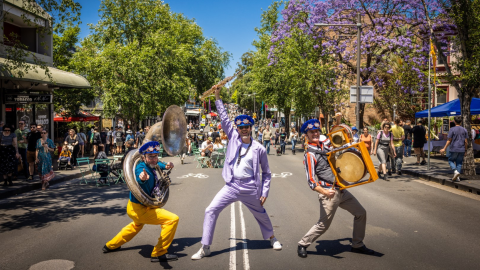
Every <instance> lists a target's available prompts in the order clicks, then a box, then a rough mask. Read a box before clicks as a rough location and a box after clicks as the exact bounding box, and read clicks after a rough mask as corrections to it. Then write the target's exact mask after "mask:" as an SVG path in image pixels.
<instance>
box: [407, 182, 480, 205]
mask: <svg viewBox="0 0 480 270" xmlns="http://www.w3.org/2000/svg"><path fill="white" fill-rule="evenodd" d="M413 181H414V182H417V183H421V184H424V185H427V186H431V187H434V188H438V189H441V190H445V191H447V192H450V193H453V194H457V195H460V196H463V197H467V198H470V199H474V200H476V201H480V196H478V195H475V194H472V193H468V192H466V191H462V190H457V189H454V188H452V187H446V186H444V185H441V184H439V183H435V182H431V181H424V180H413Z"/></svg>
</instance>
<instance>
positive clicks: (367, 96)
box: [350, 86, 373, 103]
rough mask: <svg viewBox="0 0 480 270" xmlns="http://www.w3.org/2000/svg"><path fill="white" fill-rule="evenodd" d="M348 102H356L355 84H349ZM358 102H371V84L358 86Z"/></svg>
mask: <svg viewBox="0 0 480 270" xmlns="http://www.w3.org/2000/svg"><path fill="white" fill-rule="evenodd" d="M350 102H351V103H356V102H357V86H350ZM360 103H373V86H360Z"/></svg>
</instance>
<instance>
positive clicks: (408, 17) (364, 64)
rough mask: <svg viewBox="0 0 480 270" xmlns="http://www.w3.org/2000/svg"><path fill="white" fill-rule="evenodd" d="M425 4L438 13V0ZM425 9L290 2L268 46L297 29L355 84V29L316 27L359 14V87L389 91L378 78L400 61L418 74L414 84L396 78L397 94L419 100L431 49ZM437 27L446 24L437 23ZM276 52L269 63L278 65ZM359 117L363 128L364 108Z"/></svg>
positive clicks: (408, 4) (379, 2)
mask: <svg viewBox="0 0 480 270" xmlns="http://www.w3.org/2000/svg"><path fill="white" fill-rule="evenodd" d="M426 4H427V6H428V8H429V9H430V10H435V11H437V13H439V14H441V13H442V8H441V6H440V5H439V4H438V3H437V1H436V0H427V1H426ZM423 10H424V9H423V5H422V3H421V2H417V1H405V0H355V1H353V0H325V1H319V0H291V1H290V2H289V3H288V4H287V6H286V8H285V9H284V10H283V11H282V15H283V20H282V21H281V22H280V23H279V25H278V27H277V28H276V31H275V32H274V33H273V35H272V42H274V43H275V44H277V46H281V42H282V41H283V40H284V39H288V38H290V37H291V36H292V33H294V31H295V30H296V29H300V30H301V31H303V32H304V33H305V34H308V35H310V36H311V37H312V38H313V39H315V40H316V41H317V43H316V44H315V45H313V46H314V48H316V49H318V50H323V52H324V53H326V54H329V55H330V56H331V57H333V59H334V61H335V63H336V67H337V70H336V74H337V75H338V76H341V77H343V78H345V79H347V80H349V81H350V82H351V84H355V76H356V73H357V68H356V54H357V50H356V48H357V42H356V36H355V34H356V27H345V26H331V27H322V28H318V27H315V23H330V24H355V23H356V19H357V14H358V13H360V14H361V16H362V22H363V27H362V37H361V55H362V59H361V70H360V77H361V84H362V85H367V84H370V85H374V86H375V88H376V89H377V90H380V92H381V91H382V90H384V89H392V88H391V87H390V88H385V86H386V84H387V82H386V81H385V79H386V77H385V76H382V75H384V74H392V73H393V70H392V67H391V65H392V61H394V59H395V58H396V57H400V58H401V59H402V60H403V61H404V63H405V64H404V66H405V67H410V72H413V74H416V77H417V80H411V79H408V80H406V81H402V78H397V79H398V80H399V83H398V85H397V87H396V88H395V89H396V91H398V92H399V93H402V92H403V94H408V95H418V94H422V93H423V92H424V91H425V90H426V89H427V85H426V83H427V78H426V76H425V73H424V72H423V71H422V67H426V66H427V65H428V62H427V61H428V49H429V47H428V46H429V44H428V42H426V39H428V37H427V35H426V27H425V26H426V18H425V13H424V12H423ZM305 14H308V16H305ZM299 18H300V20H299ZM435 23H436V24H442V23H444V22H443V20H437V21H436V22H435ZM276 51H281V49H278V48H277V47H273V48H272V49H271V52H270V63H271V64H275V63H276V61H278V57H277V53H276ZM423 69H424V68H423ZM397 79H395V81H397ZM390 85H392V84H390ZM402 87H403V90H402ZM398 98H401V99H405V96H404V95H398ZM360 112H361V114H360V118H361V123H362V122H363V106H362V107H361V108H360Z"/></svg>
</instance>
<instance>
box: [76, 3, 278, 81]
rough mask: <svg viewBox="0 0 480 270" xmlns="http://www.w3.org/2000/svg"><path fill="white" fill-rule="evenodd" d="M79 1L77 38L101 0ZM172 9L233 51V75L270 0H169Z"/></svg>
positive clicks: (228, 72)
mask: <svg viewBox="0 0 480 270" xmlns="http://www.w3.org/2000/svg"><path fill="white" fill-rule="evenodd" d="M77 1H78V2H80V4H81V5H82V17H81V20H82V25H81V29H82V31H81V33H80V38H81V39H83V38H84V37H86V36H88V34H89V33H90V29H89V27H88V26H87V24H96V23H97V21H98V8H99V7H100V2H101V1H100V0H77ZM164 2H165V3H167V4H169V5H170V8H171V10H172V11H173V12H176V13H183V14H184V15H185V16H187V17H188V18H193V19H195V21H196V22H197V24H198V25H199V26H201V27H202V28H203V31H204V35H205V36H206V37H212V38H215V39H216V40H217V41H218V43H219V45H220V47H222V48H223V49H224V50H226V51H228V52H230V53H231V54H232V59H231V61H230V66H229V67H227V70H226V72H225V75H226V76H231V75H233V73H234V71H235V67H236V66H237V62H239V61H240V57H241V56H242V54H243V53H244V52H247V51H248V50H249V49H252V50H253V46H252V41H253V40H254V39H255V38H256V32H255V30H254V29H255V27H258V26H260V15H261V14H262V9H263V10H266V9H267V8H268V6H269V5H270V4H271V3H272V0H243V1H228V0H223V1H220V0H168V1H164Z"/></svg>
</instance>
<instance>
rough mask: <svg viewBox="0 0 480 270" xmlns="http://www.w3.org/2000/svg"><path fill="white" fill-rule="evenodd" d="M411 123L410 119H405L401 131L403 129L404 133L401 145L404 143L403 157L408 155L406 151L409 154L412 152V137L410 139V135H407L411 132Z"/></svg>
mask: <svg viewBox="0 0 480 270" xmlns="http://www.w3.org/2000/svg"><path fill="white" fill-rule="evenodd" d="M411 124H412V121H410V120H407V121H405V125H403V131H404V133H405V140H404V141H403V145H404V151H403V153H404V155H405V157H408V156H407V154H408V153H410V154H411V152H412V139H411V138H412V136H409V135H411V133H412V126H411ZM409 137H410V143H408V142H407V140H408V138H409ZM407 143H408V144H409V145H410V150H409V151H408V153H407V150H408V149H407Z"/></svg>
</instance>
